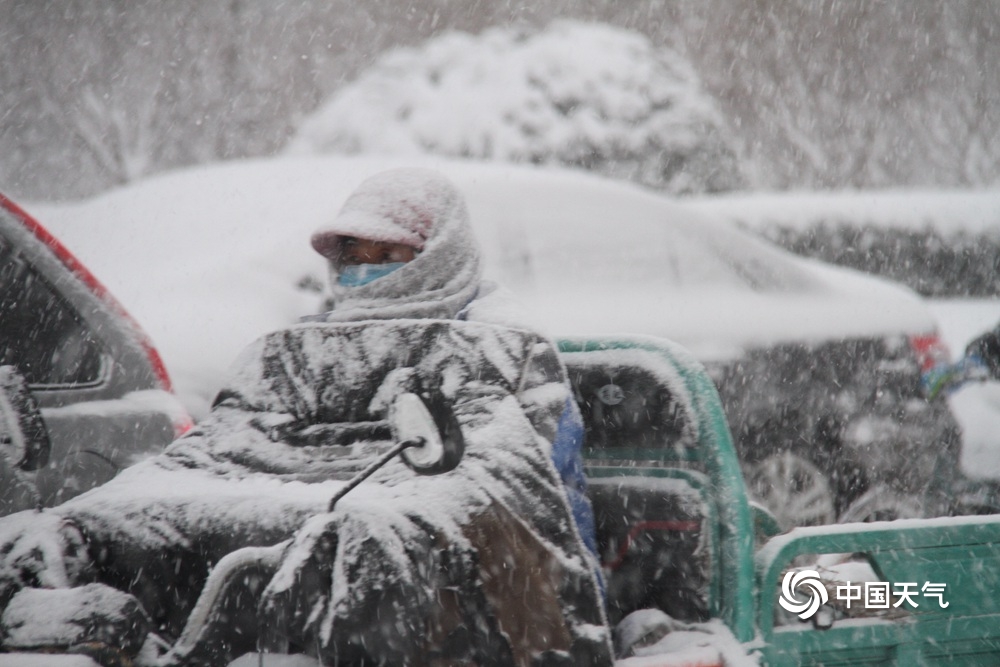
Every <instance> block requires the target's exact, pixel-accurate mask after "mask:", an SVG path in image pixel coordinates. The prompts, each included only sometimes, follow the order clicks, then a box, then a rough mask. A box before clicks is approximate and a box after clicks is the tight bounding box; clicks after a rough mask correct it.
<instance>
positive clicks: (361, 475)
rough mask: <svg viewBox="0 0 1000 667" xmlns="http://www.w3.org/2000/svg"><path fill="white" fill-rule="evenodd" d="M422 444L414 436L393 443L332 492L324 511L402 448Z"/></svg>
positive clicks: (332, 506)
mask: <svg viewBox="0 0 1000 667" xmlns="http://www.w3.org/2000/svg"><path fill="white" fill-rule="evenodd" d="M423 444H424V439H423V438H415V439H413V440H404V441H403V442H400V443H397V444H395V445H393V447H392V449H390V450H389V451H387V452H386V453H385V454H383V455H382V456H380V457H379V458H378V459H377V460H375V461H374V462H372V464H371V465H369V466H368V467H367V468H365V469H364V470H362V471H361V472H359V473H358V474H357V475H355V476H354V477H352V478H351V480H350V481H349V482H347V484H345V485H344V486H343V488H341V489H340V490H339V491H337V493H336V494H334V496H333V498H330V505H329V507H327V510H326V511H327V512H332V511H333V508H334V507H335V506H336V505H337V501H339V500H340V499H341V498H343V497H344V496H346V495H347V494H348V493H350V492H351V491H352V490H353V489H354V487H356V486H357V485H358V484H360V483H361V482H363V481H365V480H366V479H368V478H369V477H371V476H372V474H373V473H374V472H375V471H376V470H378V469H379V468H381V467H382V466H384V465H385V464H386V463H388V462H389V461H391V460H392V459H394V458H396V457H397V456H399V453H400V452H402V451H403V450H404V449H409V448H410V447H421V446H423Z"/></svg>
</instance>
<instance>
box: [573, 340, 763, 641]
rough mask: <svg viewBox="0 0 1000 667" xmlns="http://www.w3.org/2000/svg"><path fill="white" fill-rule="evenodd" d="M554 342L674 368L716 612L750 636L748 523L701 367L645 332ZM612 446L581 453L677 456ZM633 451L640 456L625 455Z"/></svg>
mask: <svg viewBox="0 0 1000 667" xmlns="http://www.w3.org/2000/svg"><path fill="white" fill-rule="evenodd" d="M558 344H559V350H560V352H563V353H578V352H595V351H607V350H645V351H647V352H650V353H652V354H655V355H657V356H658V358H659V359H661V360H665V361H667V362H668V363H669V364H671V365H672V367H673V368H674V369H675V370H676V371H677V373H678V375H679V376H680V378H681V380H682V382H683V383H684V386H685V387H686V389H687V391H688V394H689V398H690V399H691V404H692V407H693V409H694V412H695V415H696V417H697V420H698V444H697V447H696V448H693V449H694V450H695V451H694V452H692V453H690V454H689V455H686V456H688V457H689V458H691V459H692V460H701V461H703V462H704V466H705V471H706V473H707V474H708V477H709V480H710V482H711V487H712V489H711V490H712V494H711V496H713V497H714V501H715V502H714V507H715V512H717V515H718V534H717V540H718V544H719V557H718V558H717V559H714V561H715V562H716V563H718V573H719V577H718V583H717V595H718V598H717V599H718V602H719V604H718V606H719V610H720V613H721V618H722V620H723V621H724V622H725V623H726V625H728V626H729V628H730V630H731V631H732V632H733V634H734V635H735V637H736V638H737V639H738V640H739V641H744V642H747V641H751V640H752V639H753V638H754V627H753V601H754V597H753V523H752V521H751V518H750V508H749V505H748V503H747V496H746V488H745V486H744V483H743V477H742V473H741V471H740V466H739V461H738V459H737V458H736V451H735V449H734V448H733V441H732V436H731V435H730V433H729V425H728V423H727V422H726V417H725V414H724V413H723V411H722V404H721V402H720V400H719V394H718V392H717V391H716V389H715V385H714V384H713V383H712V380H711V378H709V377H708V374H707V373H706V372H705V369H704V367H703V366H702V365H701V364H700V363H698V362H697V361H696V360H695V359H694V358H693V357H692V356H691V355H690V354H689V353H688V352H687V351H686V350H684V349H683V348H682V347H680V346H678V345H676V344H674V343H672V342H670V341H667V340H663V339H659V338H652V337H647V336H629V337H616V338H596V339H584V338H574V339H563V340H560V341H559V342H558ZM616 452H617V453H616ZM616 452H610V450H600V451H595V452H585V458H588V459H599V460H600V461H601V463H602V465H607V463H608V462H609V455H610V457H611V458H614V459H619V460H621V461H622V462H623V463H624V462H626V461H637V460H639V461H651V462H656V463H659V464H665V463H669V462H671V461H676V460H678V459H677V458H676V456H675V455H674V454H673V453H672V450H670V449H665V450H637V451H628V452H626V451H623V450H616ZM639 453H641V454H642V458H631V459H628V458H626V457H627V456H634V455H636V454H639ZM682 458H683V457H682ZM622 469H627V468H624V467H623V468H622ZM654 469H655V468H653V469H651V468H639V470H642V472H641V473H639V474H648V473H649V472H650V471H651V470H654ZM710 504H711V503H710Z"/></svg>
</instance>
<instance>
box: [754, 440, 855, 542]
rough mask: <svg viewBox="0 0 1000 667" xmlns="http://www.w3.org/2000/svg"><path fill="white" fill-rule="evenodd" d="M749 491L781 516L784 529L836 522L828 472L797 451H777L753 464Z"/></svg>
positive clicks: (775, 513)
mask: <svg viewBox="0 0 1000 667" xmlns="http://www.w3.org/2000/svg"><path fill="white" fill-rule="evenodd" d="M746 477H747V486H748V487H749V489H750V493H751V494H752V495H753V496H754V497H755V498H756V499H757V500H759V501H760V502H761V503H763V504H764V506H766V507H767V508H768V509H769V510H771V512H772V513H773V514H774V516H775V518H777V519H778V523H779V524H780V525H781V527H782V529H784V530H789V529H791V528H794V527H796V526H818V525H822V524H828V523H833V522H834V520H835V519H836V517H837V513H836V509H835V507H834V494H833V490H832V488H831V485H830V481H829V479H828V478H827V475H826V473H824V472H823V471H822V470H820V469H819V468H818V467H817V466H816V464H815V463H813V462H812V461H810V460H809V459H807V458H805V457H803V456H800V455H798V454H796V453H794V452H791V451H788V450H785V451H782V452H777V453H775V454H772V455H770V456H768V457H767V458H765V459H763V460H761V461H760V462H759V463H756V464H753V465H752V466H751V467H750V470H749V472H748V474H747V476H746Z"/></svg>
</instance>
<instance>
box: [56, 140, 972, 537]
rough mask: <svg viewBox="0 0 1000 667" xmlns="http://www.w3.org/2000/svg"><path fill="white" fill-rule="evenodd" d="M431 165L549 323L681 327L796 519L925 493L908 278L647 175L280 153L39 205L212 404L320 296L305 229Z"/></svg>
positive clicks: (943, 428) (914, 305)
mask: <svg viewBox="0 0 1000 667" xmlns="http://www.w3.org/2000/svg"><path fill="white" fill-rule="evenodd" d="M414 164H419V165H422V166H430V167H433V168H437V169H440V170H441V171H443V172H444V173H446V174H447V175H448V176H449V177H450V178H452V180H454V181H455V182H456V184H457V185H458V186H459V188H460V189H461V190H462V191H463V192H464V193H465V195H466V198H467V201H468V205H469V208H470V212H471V217H472V221H473V225H474V227H475V228H476V231H477V235H478V237H479V241H480V244H481V245H482V247H483V249H484V251H485V256H486V264H487V270H488V273H489V274H492V276H493V277H496V278H498V279H499V280H500V281H501V282H503V283H505V284H506V285H507V286H509V287H510V288H512V289H513V291H514V292H515V293H516V294H517V295H518V296H519V297H520V298H521V300H522V301H523V302H524V304H525V305H526V306H527V307H528V308H529V310H530V311H532V313H533V314H534V316H535V319H536V321H537V322H538V324H539V325H540V326H541V327H543V328H544V329H545V330H547V331H548V332H549V333H550V334H552V335H554V336H558V335H582V336H587V335H605V334H617V333H632V334H634V333H644V334H649V335H655V336H662V337H665V338H670V339H673V340H675V341H677V342H679V343H681V344H682V345H684V346H686V347H687V348H688V349H690V350H692V351H693V352H694V353H695V355H696V356H697V357H698V358H699V359H700V360H702V361H703V362H705V363H706V364H707V365H708V366H709V368H710V371H711V372H712V374H713V377H714V378H715V380H716V381H717V383H718V384H719V388H720V391H721V393H722V396H723V400H724V404H725V406H726V410H727V413H728V417H729V420H730V424H731V425H732V428H733V430H734V435H735V439H736V442H737V447H738V449H739V451H740V454H741V458H742V461H743V464H744V466H745V472H746V474H747V478H748V481H749V485H750V487H751V490H752V491H753V492H755V493H756V494H757V496H758V499H759V500H761V501H763V502H764V503H765V504H767V505H768V506H769V507H770V508H771V509H772V510H773V511H775V513H776V514H777V515H778V517H779V519H781V520H782V521H783V522H785V523H786V524H787V525H791V524H811V523H822V522H829V521H833V520H835V519H837V518H838V517H839V518H855V519H859V518H872V517H883V518H887V517H891V516H904V515H913V514H921V513H929V512H934V511H935V508H933V507H926V506H920V504H919V503H917V502H916V500H915V498H916V497H927V493H926V491H928V489H929V488H931V487H934V485H935V484H937V483H938V482H941V486H942V488H943V486H944V482H946V481H947V478H948V477H949V476H950V475H951V474H953V473H954V470H955V467H956V463H957V457H958V448H959V445H960V441H959V430H958V427H957V425H956V423H955V420H954V418H953V417H952V415H951V413H950V412H949V410H948V407H947V405H946V404H945V403H944V402H929V401H927V400H926V399H925V398H924V396H923V394H922V389H921V384H920V375H921V370H922V367H923V366H924V365H925V364H927V363H930V362H931V361H932V360H933V359H934V358H935V357H936V356H941V355H942V354H944V352H943V346H942V345H941V342H940V340H939V338H938V336H937V332H936V324H935V321H934V318H933V317H932V315H931V313H930V312H929V310H928V309H927V307H926V306H925V304H924V303H923V302H922V301H921V300H920V299H919V298H918V297H917V296H916V295H915V294H914V293H913V292H911V291H909V290H907V289H905V288H903V287H900V286H898V285H895V284H893V283H890V282H887V281H884V280H880V279H876V278H873V277H870V276H867V275H864V274H861V273H858V272H856V271H850V270H846V269H842V268H837V267H832V266H829V265H826V264H823V263H821V262H817V261H814V260H808V259H803V258H799V257H796V256H793V255H791V254H789V253H787V252H785V251H782V250H780V249H778V248H776V247H774V246H773V245H771V244H769V243H767V242H765V241H763V240H760V239H758V238H756V237H754V236H752V235H750V234H747V233H745V232H742V231H740V230H738V229H737V228H735V227H734V226H732V225H731V224H729V223H726V222H724V221H721V220H717V219H713V218H711V217H706V216H703V215H699V214H698V213H696V212H694V211H692V210H690V209H688V208H685V207H684V206H682V205H680V204H678V203H677V202H675V201H673V200H671V199H669V198H666V197H663V196H660V195H656V194H653V193H650V192H647V191H644V190H642V189H640V188H638V187H636V186H633V185H629V184H625V183H620V182H616V181H611V180H608V179H604V178H600V177H596V176H592V175H587V174H583V173H579V172H574V171H567V170H558V169H537V168H536V169H532V168H527V167H515V166H509V165H487V164H481V163H474V162H465V161H449V160H443V159H431V158H426V157H420V158H413V159H404V158H395V159H390V158H376V157H367V158H361V157H354V158H346V157H318V158H317V157H314V158H301V157H299V158H296V157H284V158H279V159H268V160H261V161H245V162H235V163H229V164H221V165H215V166H210V167H200V168H197V169H192V170H186V171H178V172H174V173H172V174H168V175H165V176H161V177H158V178H153V179H150V180H148V181H145V182H140V183H136V184H134V185H132V186H128V187H125V188H122V189H119V190H117V191H113V192H110V193H107V194H105V195H102V196H100V197H97V198H95V199H92V200H89V201H85V202H81V203H78V204H74V205H70V206H65V205H63V206H53V207H44V208H40V209H39V210H41V211H43V212H44V217H45V219H46V220H47V221H51V222H50V224H51V226H52V227H53V228H54V229H55V230H56V231H57V233H58V234H59V236H60V237H61V238H63V239H64V240H65V241H66V243H67V245H68V246H69V247H70V248H72V249H73V250H74V251H75V252H77V253H78V254H79V255H80V256H81V257H82V258H83V259H84V261H86V262H87V264H88V265H89V266H91V267H92V268H93V269H94V270H95V271H97V272H98V273H99V274H100V275H102V276H104V277H105V280H106V281H107V282H108V283H109V285H110V287H111V288H112V289H113V290H114V291H115V293H116V294H117V295H118V296H119V298H121V299H122V300H123V302H124V303H125V304H126V306H127V307H128V308H129V310H130V311H131V312H133V313H134V314H135V315H136V316H137V317H138V318H139V320H140V321H141V322H143V324H144V326H145V327H146V328H147V330H149V331H150V332H151V334H152V335H153V337H154V339H155V340H157V341H158V344H159V346H160V349H161V351H162V352H163V354H164V358H165V360H166V362H167V365H168V367H169V368H170V371H171V373H172V375H173V377H174V378H175V381H176V385H177V388H178V391H179V393H180V396H181V398H182V400H184V402H185V404H186V405H187V406H189V408H191V409H192V410H193V412H194V413H195V414H196V415H197V414H204V412H205V411H207V406H208V404H209V403H210V401H211V399H212V397H213V396H214V393H215V392H216V391H217V389H218V387H219V384H220V383H221V381H222V378H223V377H224V375H225V370H226V367H227V366H228V364H229V362H230V361H231V360H232V359H233V358H234V356H235V354H236V352H237V351H238V350H239V349H241V348H243V347H244V346H245V345H246V344H248V343H249V342H250V341H252V340H253V339H254V338H256V337H257V336H259V335H260V334H262V333H264V332H266V331H268V330H271V329H274V328H279V327H282V326H286V325H288V324H289V323H291V322H293V321H295V320H296V318H298V317H300V316H302V315H305V314H309V313H311V312H315V311H316V310H317V309H319V308H321V307H322V303H323V300H324V294H323V288H322V285H323V284H324V283H325V280H326V269H325V266H324V263H323V260H322V258H321V257H319V256H318V255H316V254H315V253H314V252H313V251H312V249H311V248H310V246H309V242H308V239H309V235H310V234H311V232H312V231H313V230H314V229H315V228H317V227H319V226H320V225H321V224H323V223H325V222H326V221H327V220H328V219H329V218H330V217H331V216H333V215H334V214H335V212H336V211H337V210H338V209H339V207H340V206H341V205H342V203H343V201H344V200H345V199H346V197H347V195H348V194H349V193H350V192H351V191H352V190H353V189H354V188H355V187H356V186H357V185H358V184H359V183H360V182H361V180H363V179H364V178H366V177H368V176H370V175H372V174H373V173H376V172H378V171H380V170H383V169H386V168H390V167H397V166H413V165H414Z"/></svg>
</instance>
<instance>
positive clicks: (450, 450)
mask: <svg viewBox="0 0 1000 667" xmlns="http://www.w3.org/2000/svg"><path fill="white" fill-rule="evenodd" d="M389 424H390V427H391V428H392V435H393V439H394V440H395V441H396V442H399V443H403V442H407V443H411V444H410V445H409V446H408V447H406V448H405V449H403V451H402V452H401V453H400V457H401V458H402V459H403V462H404V463H406V465H408V466H409V467H410V469H412V470H413V471H414V472H416V473H418V474H421V475H438V474H441V473H445V472H448V471H450V470H454V469H455V467H456V466H457V465H458V464H459V462H460V461H461V460H462V455H463V454H464V453H465V439H464V438H463V437H462V429H461V427H460V426H459V424H458V420H457V419H456V418H455V413H454V412H453V411H452V409H451V406H449V405H448V403H447V401H446V400H445V399H444V397H443V396H441V395H440V394H435V395H432V396H431V397H430V399H429V400H424V399H423V398H421V397H420V396H418V395H416V394H412V393H406V394H400V395H399V396H398V397H397V398H396V401H395V402H394V403H393V405H392V409H391V410H390V413H389Z"/></svg>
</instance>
